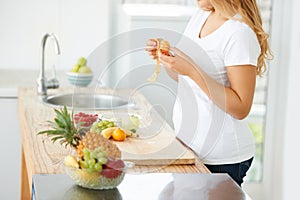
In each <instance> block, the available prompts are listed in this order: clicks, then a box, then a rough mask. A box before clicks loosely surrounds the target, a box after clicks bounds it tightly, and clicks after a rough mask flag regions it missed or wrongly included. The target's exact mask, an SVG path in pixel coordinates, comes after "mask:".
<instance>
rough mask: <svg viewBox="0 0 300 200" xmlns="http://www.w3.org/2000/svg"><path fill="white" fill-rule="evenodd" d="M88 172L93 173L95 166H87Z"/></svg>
mask: <svg viewBox="0 0 300 200" xmlns="http://www.w3.org/2000/svg"><path fill="white" fill-rule="evenodd" d="M86 171H87V172H88V173H92V172H94V168H87V170H86Z"/></svg>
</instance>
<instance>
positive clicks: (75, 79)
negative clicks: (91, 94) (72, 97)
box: [67, 72, 93, 87]
mask: <svg viewBox="0 0 300 200" xmlns="http://www.w3.org/2000/svg"><path fill="white" fill-rule="evenodd" d="M67 77H68V81H69V83H70V84H71V85H75V86H80V87H86V86H88V85H89V84H90V83H91V81H92V80H93V74H92V73H75V72H67Z"/></svg>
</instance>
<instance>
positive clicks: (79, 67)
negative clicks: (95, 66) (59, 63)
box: [71, 57, 92, 74]
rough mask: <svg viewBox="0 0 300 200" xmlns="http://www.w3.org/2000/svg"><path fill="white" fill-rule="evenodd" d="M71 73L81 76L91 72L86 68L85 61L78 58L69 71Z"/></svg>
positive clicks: (82, 58)
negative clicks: (80, 74)
mask: <svg viewBox="0 0 300 200" xmlns="http://www.w3.org/2000/svg"><path fill="white" fill-rule="evenodd" d="M71 72H74V73H83V74H90V73H92V70H91V68H90V67H88V66H87V60H86V58H84V57H80V58H79V59H78V61H77V63H76V64H75V65H74V66H73V68H72V69H71Z"/></svg>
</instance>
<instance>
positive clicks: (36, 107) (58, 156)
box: [18, 87, 209, 200]
mask: <svg viewBox="0 0 300 200" xmlns="http://www.w3.org/2000/svg"><path fill="white" fill-rule="evenodd" d="M101 90H103V91H102V92H103V93H109V92H111V91H110V90H109V89H101ZM70 91H74V88H72V87H70V88H68V87H66V88H60V89H56V90H48V93H49V94H55V93H63V92H70ZM114 92H115V91H114ZM118 92H119V93H120V94H121V93H128V91H123V90H122V91H118ZM135 101H136V102H137V105H138V107H139V108H143V109H144V108H147V106H149V103H148V102H147V100H145V99H143V96H142V95H138V94H137V96H136V99H135ZM18 109H19V110H18V112H19V123H20V130H21V136H22V171H21V179H22V181H21V184H22V185H21V199H22V200H24V199H25V200H26V199H31V194H32V191H31V185H32V176H33V175H34V174H64V170H63V167H62V161H63V158H64V157H65V156H66V155H68V154H70V153H71V151H70V150H69V149H65V148H64V147H63V146H62V145H60V144H59V143H52V142H51V141H50V139H49V138H48V137H47V136H46V135H39V136H38V135H37V133H38V132H39V131H41V130H45V129H48V128H49V125H48V124H47V122H46V121H47V120H52V119H53V118H54V117H55V113H54V112H53V107H50V106H47V105H45V104H44V103H43V102H42V100H41V99H40V98H39V97H38V96H37V94H36V87H20V88H19V90H18ZM143 109H139V110H136V112H142V111H143ZM107 112H109V111H107ZM131 172H132V173H141V172H142V173H146V172H152V173H153V172H156V173H157V172H164V173H209V171H208V169H207V168H206V167H205V166H204V165H203V163H202V162H201V161H200V160H198V159H197V157H196V158H195V163H194V164H176V165H172V164H170V165H136V166H135V167H134V168H133V169H131Z"/></svg>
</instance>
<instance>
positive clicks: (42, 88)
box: [37, 33, 60, 95]
mask: <svg viewBox="0 0 300 200" xmlns="http://www.w3.org/2000/svg"><path fill="white" fill-rule="evenodd" d="M48 38H51V39H52V40H53V42H54V45H55V49H56V54H57V55H59V54H60V47H59V43H58V40H57V38H56V36H55V35H54V34H53V33H46V34H45V35H44V36H43V38H42V64H41V68H40V75H39V78H38V80H37V84H38V94H39V95H46V94H47V89H49V88H52V89H55V88H58V87H59V82H58V80H57V79H56V77H54V78H52V79H51V80H49V81H47V79H46V76H45V47H46V42H47V40H48ZM53 70H55V68H53ZM53 74H55V72H54V73H53Z"/></svg>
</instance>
